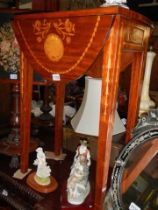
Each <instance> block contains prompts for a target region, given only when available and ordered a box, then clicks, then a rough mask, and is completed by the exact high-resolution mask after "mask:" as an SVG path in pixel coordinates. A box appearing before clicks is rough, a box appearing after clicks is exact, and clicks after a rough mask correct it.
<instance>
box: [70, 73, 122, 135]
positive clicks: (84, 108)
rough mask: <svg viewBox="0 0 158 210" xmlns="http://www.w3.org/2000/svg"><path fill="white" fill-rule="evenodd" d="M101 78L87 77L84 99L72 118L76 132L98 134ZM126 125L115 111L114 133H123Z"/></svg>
mask: <svg viewBox="0 0 158 210" xmlns="http://www.w3.org/2000/svg"><path fill="white" fill-rule="evenodd" d="M101 84H102V80H101V79H96V78H92V77H88V76H86V77H85V91H84V95H83V100H82V103H81V106H80V108H79V110H78V111H77V113H76V115H75V116H74V117H73V119H72V120H71V125H72V127H73V129H74V130H75V132H77V133H82V134H86V135H92V136H98V133H99V116H100V98H101ZM124 131H125V127H124V125H123V123H122V120H121V119H120V117H119V114H118V112H117V111H116V112H115V122H114V130H113V135H116V134H119V133H122V132H124Z"/></svg>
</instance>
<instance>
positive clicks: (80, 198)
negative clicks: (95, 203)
mask: <svg viewBox="0 0 158 210" xmlns="http://www.w3.org/2000/svg"><path fill="white" fill-rule="evenodd" d="M89 192H90V184H89V182H88V183H87V186H86V188H85V190H84V191H83V192H82V193H81V195H80V196H78V197H77V196H76V197H75V198H74V197H72V196H71V195H70V194H69V193H68V197H67V200H68V202H69V203H70V204H73V205H80V204H82V203H83V202H84V201H85V199H86V197H87V196H88V194H89Z"/></svg>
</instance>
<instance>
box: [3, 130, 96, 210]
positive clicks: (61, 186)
mask: <svg viewBox="0 0 158 210" xmlns="http://www.w3.org/2000/svg"><path fill="white" fill-rule="evenodd" d="M39 137H40V139H41V145H42V146H43V149H44V150H45V151H46V150H49V151H50V150H52V151H53V132H52V128H51V129H50V128H49V129H47V128H44V129H43V130H42V129H40V133H39ZM64 152H66V154H67V156H66V158H65V160H62V161H55V160H48V165H49V166H50V167H51V170H52V176H53V177H54V178H55V179H56V181H57V182H58V188H57V189H56V190H55V191H54V192H52V193H48V194H44V193H43V194H41V193H39V194H40V195H42V197H43V199H42V200H41V201H40V204H39V205H38V208H36V209H41V210H58V209H65V210H68V209H76V210H78V209H80V210H86V209H89V208H91V209H92V206H93V201H94V183H95V161H92V165H91V168H90V178H89V179H90V184H91V192H90V194H89V196H88V197H87V199H86V200H85V202H84V203H83V204H82V205H79V206H75V205H70V204H68V202H67V193H66V182H67V178H68V176H69V173H70V167H71V164H72V162H73V157H74V153H72V152H70V151H64ZM35 158H36V152H33V153H32V154H30V168H31V169H32V170H33V171H35V170H36V167H35V166H34V165H33V161H34V159H35ZM10 161H11V157H10V156H5V155H3V154H0V167H1V170H0V171H2V172H4V173H5V174H7V175H9V176H12V175H13V173H14V172H15V171H16V169H15V168H10V167H9V164H10ZM26 178H27V177H26ZM26 178H24V179H23V180H22V181H19V180H18V182H19V183H20V184H22V185H24V186H25V185H26V186H27V187H28V185H27V184H26ZM10 189H12V186H10ZM0 193H2V192H1V188H0ZM17 196H19V195H17ZM15 197H16V196H15ZM21 202H22V203H23V200H21ZM3 209H5V210H10V209H15V208H13V207H11V206H10V205H8V204H7V203H6V202H4V201H3V199H0V210H3ZM24 209H28V210H31V209H29V208H23V209H22V210H24ZM32 209H33V207H32Z"/></svg>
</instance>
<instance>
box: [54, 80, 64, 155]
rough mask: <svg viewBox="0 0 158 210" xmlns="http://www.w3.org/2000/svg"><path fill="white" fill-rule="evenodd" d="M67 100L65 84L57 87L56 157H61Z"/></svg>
mask: <svg viewBox="0 0 158 210" xmlns="http://www.w3.org/2000/svg"><path fill="white" fill-rule="evenodd" d="M64 98H65V84H63V83H59V84H57V85H56V106H55V134H54V139H55V143H54V144H55V145H54V152H55V155H57V156H58V155H60V153H61V148H62V138H63V110H64Z"/></svg>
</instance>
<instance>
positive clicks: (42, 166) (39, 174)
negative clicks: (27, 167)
mask: <svg viewBox="0 0 158 210" xmlns="http://www.w3.org/2000/svg"><path fill="white" fill-rule="evenodd" d="M36 152H37V159H36V160H35V161H34V165H37V171H36V174H35V177H34V179H35V181H36V182H37V183H38V184H39V185H49V184H50V173H51V169H50V167H49V166H48V165H47V162H46V156H45V153H44V152H43V149H42V148H41V147H39V148H37V149H36Z"/></svg>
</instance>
